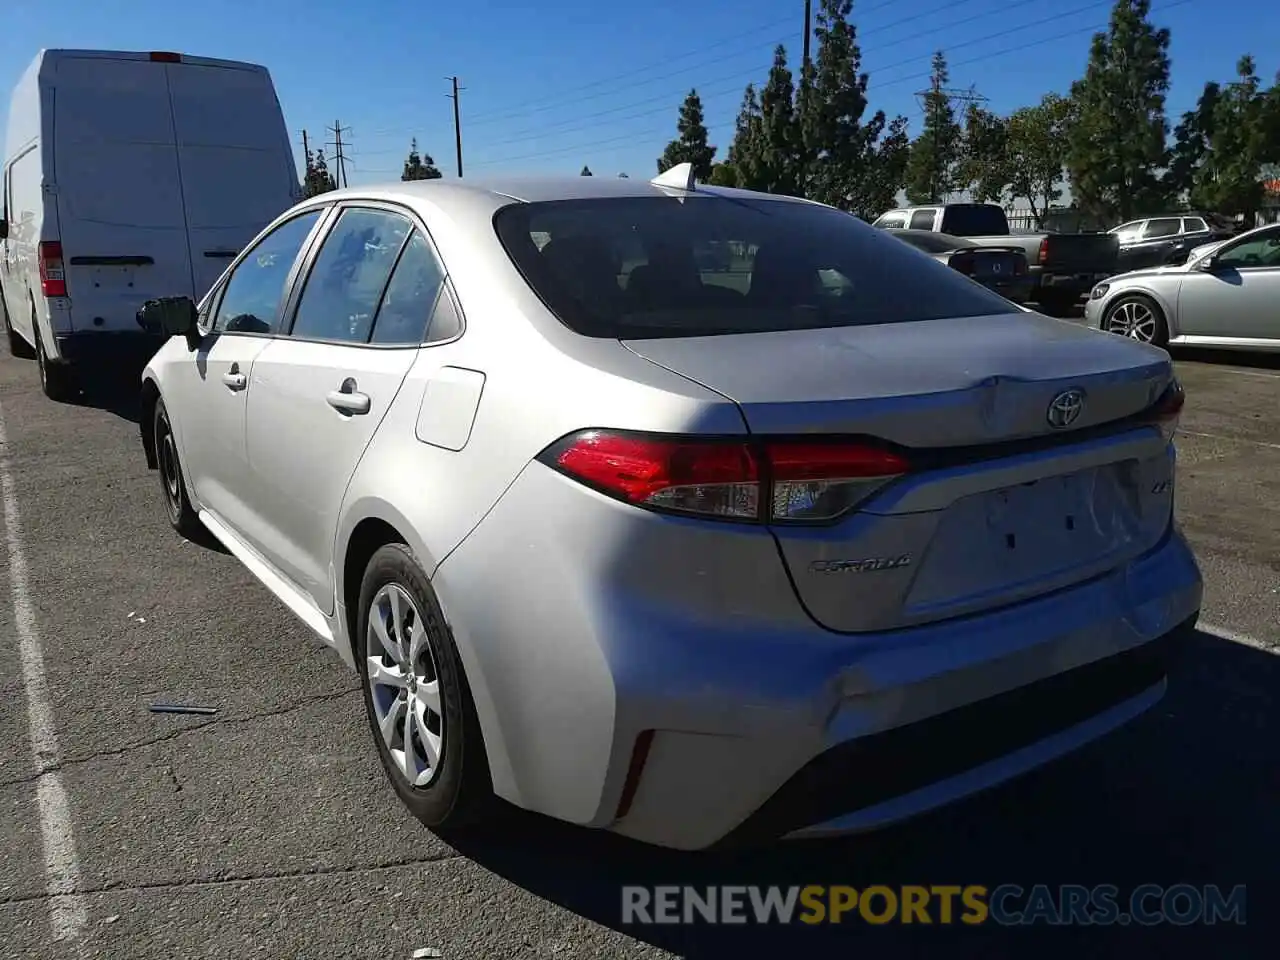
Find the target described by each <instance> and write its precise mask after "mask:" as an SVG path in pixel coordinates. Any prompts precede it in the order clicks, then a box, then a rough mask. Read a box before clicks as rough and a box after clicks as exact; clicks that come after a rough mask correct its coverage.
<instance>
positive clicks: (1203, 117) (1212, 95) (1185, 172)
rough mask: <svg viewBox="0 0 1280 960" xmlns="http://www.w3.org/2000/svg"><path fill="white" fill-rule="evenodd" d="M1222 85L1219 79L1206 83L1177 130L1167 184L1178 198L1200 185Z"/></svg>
mask: <svg viewBox="0 0 1280 960" xmlns="http://www.w3.org/2000/svg"><path fill="white" fill-rule="evenodd" d="M1221 94H1222V88H1221V87H1220V86H1219V85H1218V84H1216V83H1212V82H1210V83H1206V84H1205V85H1204V90H1203V91H1202V92H1201V94H1200V99H1199V100H1197V101H1196V107H1195V109H1194V110H1188V111H1187V112H1186V113H1184V114H1183V115H1182V119H1181V120H1180V121H1179V122H1178V125H1177V126H1176V127H1174V130H1173V141H1174V143H1173V150H1172V151H1171V153H1170V156H1169V169H1168V171H1166V173H1165V186H1166V189H1167V190H1168V192H1169V195H1170V196H1171V197H1172V198H1174V199H1176V200H1190V198H1191V192H1192V190H1193V189H1194V188H1195V185H1196V172H1197V171H1198V170H1199V169H1200V165H1201V164H1202V163H1204V160H1205V157H1207V156H1208V154H1209V149H1210V147H1211V146H1212V144H1213V130H1214V113H1215V112H1216V111H1217V109H1218V98H1219V97H1220V96H1221Z"/></svg>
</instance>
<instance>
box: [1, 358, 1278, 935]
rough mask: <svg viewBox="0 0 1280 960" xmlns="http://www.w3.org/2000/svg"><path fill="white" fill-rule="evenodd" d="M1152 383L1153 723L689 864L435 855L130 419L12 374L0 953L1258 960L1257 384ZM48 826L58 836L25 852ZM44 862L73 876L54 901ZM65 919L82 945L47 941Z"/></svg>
mask: <svg viewBox="0 0 1280 960" xmlns="http://www.w3.org/2000/svg"><path fill="white" fill-rule="evenodd" d="M1179 368H1180V373H1181V376H1182V377H1183V380H1184V383H1185V384H1186V386H1187V391H1188V405H1187V411H1186V414H1185V416H1184V418H1183V429H1184V433H1183V435H1182V439H1181V441H1180V444H1179V447H1180V454H1181V472H1180V481H1179V489H1178V513H1179V517H1180V520H1181V523H1182V524H1183V526H1184V528H1185V529H1186V531H1187V532H1188V534H1189V535H1190V538H1191V540H1192V541H1193V543H1194V545H1195V546H1196V548H1197V550H1198V554H1199V557H1200V561H1201V564H1202V568H1203V571H1204V575H1205V579H1206V602H1205V608H1204V612H1203V622H1204V623H1205V624H1207V625H1209V626H1208V627H1207V628H1206V630H1203V631H1202V632H1200V633H1199V634H1198V635H1197V637H1196V640H1195V643H1194V644H1193V646H1192V648H1191V649H1190V650H1189V651H1187V656H1186V659H1185V661H1184V662H1183V664H1182V665H1181V667H1180V669H1179V671H1178V673H1177V674H1176V676H1175V678H1174V681H1173V683H1172V686H1171V690H1170V693H1169V695H1168V697H1167V698H1166V699H1165V700H1164V701H1163V702H1162V703H1161V704H1160V705H1159V706H1158V707H1157V708H1156V709H1155V710H1153V711H1152V712H1151V713H1149V714H1148V715H1146V716H1145V717H1143V718H1142V719H1141V720H1139V721H1137V722H1136V723H1134V724H1133V725H1131V726H1130V727H1128V728H1126V729H1124V730H1123V731H1121V732H1119V733H1118V734H1116V735H1114V736H1113V737H1111V738H1109V739H1108V740H1106V741H1104V742H1102V743H1100V744H1096V745H1094V746H1092V747H1090V748H1088V749H1086V750H1084V751H1082V752H1080V753H1078V754H1075V755H1073V756H1071V757H1069V758H1067V759H1066V760H1064V761H1062V762H1060V763H1059V764H1057V765H1056V766H1053V767H1052V768H1049V769H1047V770H1044V771H1042V772H1040V773H1037V774H1036V775H1034V776H1032V777H1029V778H1027V779H1026V780H1024V781H1021V782H1018V783H1016V784H1013V785H1010V786H1007V787H1005V788H1002V789H1000V790H998V791H995V792H993V793H990V794H988V795H985V796H982V797H979V798H977V799H975V800H973V801H970V802H967V803H965V804H962V805H958V806H956V807H953V808H951V809H948V810H945V811H943V812H940V813H937V814H934V815H931V816H929V817H927V818H923V819H921V820H919V821H916V822H914V823H911V824H907V825H903V826H901V827H898V828H895V829H892V830H889V831H885V832H883V833H880V834H876V835H871V836H863V837H852V838H845V839H841V840H839V841H812V842H806V843H792V844H789V845H785V846H781V847H778V848H775V849H771V850H765V851H755V852H749V853H740V854H736V855H717V856H710V855H702V856H690V855H677V854H671V853H666V852H662V851H656V850H651V849H647V848H642V847H638V846H636V845H633V844H630V843H627V842H622V841H617V840H614V839H612V838H609V837H605V836H599V835H594V834H589V833H587V832H585V831H580V830H576V829H572V828H569V827H565V826H562V825H558V824H554V823H550V822H547V821H544V820H540V819H538V818H534V817H514V818H513V819H512V820H511V822H510V823H508V824H506V825H504V826H502V827H501V828H500V829H496V830H494V831H493V832H491V833H488V834H485V835H480V836H470V837H451V838H450V842H448V843H446V842H445V841H444V840H442V839H440V838H438V837H436V836H434V835H433V834H431V833H429V832H427V831H426V830H424V829H423V828H422V827H421V826H420V825H419V824H418V823H417V821H415V820H413V819H412V818H411V817H409V816H408V815H407V814H406V813H405V812H404V811H403V810H402V809H401V807H400V806H399V805H398V803H397V801H396V799H395V797H394V795H393V794H392V792H391V790H390V789H389V788H387V787H386V786H385V784H384V781H383V777H382V773H381V771H380V769H379V767H378V765H377V761H376V758H375V755H374V752H373V749H372V746H371V744H370V742H369V739H368V732H367V729H366V727H365V723H364V718H363V715H362V707H361V703H360V697H359V693H358V692H357V689H356V681H355V678H354V676H353V675H350V674H348V673H347V672H346V670H345V668H343V667H342V666H341V664H340V663H339V661H338V659H337V657H336V656H335V655H333V654H332V653H330V652H329V651H327V650H326V649H325V648H323V647H322V646H321V645H320V643H319V642H318V641H317V640H314V639H313V638H312V637H311V635H310V634H309V633H308V631H307V630H306V629H305V628H304V627H303V626H302V625H301V624H299V623H298V622H297V621H295V620H294V618H293V617H292V616H291V615H290V614H289V613H288V612H287V611H286V610H285V608H284V607H283V606H282V605H281V604H279V603H278V602H277V601H276V600H275V599H274V598H273V597H272V596H271V595H269V594H268V593H267V591H266V590H265V589H264V588H263V587H261V586H259V585H258V583H257V582H256V581H255V580H253V579H252V578H251V576H250V575H249V574H248V573H247V572H246V571H245V570H244V569H243V568H242V567H241V566H240V565H239V564H238V563H237V562H235V561H234V560H233V559H232V558H230V557H229V556H227V555H225V554H224V553H220V552H217V551H214V550H211V549H207V548H204V547H200V546H197V545H195V544H192V543H188V542H185V541H183V540H182V539H181V538H179V537H178V536H177V535H176V534H174V533H173V532H172V531H171V529H170V528H169V526H168V524H167V522H166V520H165V517H164V512H163V508H162V505H161V500H160V494H159V490H158V485H157V481H156V478H155V476H154V474H151V473H149V472H148V471H147V470H146V469H145V466H144V463H143V460H142V454H141V449H140V446H139V443H138V428H137V425H136V423H135V422H134V421H133V419H131V418H132V417H133V416H134V415H135V414H134V411H133V410H132V409H131V406H130V404H129V403H127V402H124V401H121V402H111V401H110V400H107V399H102V398H101V397H97V398H91V401H92V402H91V403H89V404H86V405H81V406H70V405H58V404H54V403H52V402H50V401H48V400H46V399H45V398H44V397H43V396H42V395H41V393H40V390H39V387H38V384H37V377H36V371H35V367H34V364H33V363H32V362H30V361H20V360H15V359H11V358H8V357H5V358H4V359H3V360H0V420H2V426H3V437H2V438H0V439H2V440H3V444H2V446H0V456H2V458H3V459H2V463H3V479H4V489H3V491H2V492H3V494H4V501H5V503H4V507H5V509H4V514H3V520H4V540H5V542H6V544H7V545H8V549H7V550H0V562H3V564H4V567H5V569H4V573H3V576H2V577H0V593H2V596H0V662H3V663H4V664H5V666H4V667H3V669H0V955H3V956H6V957H21V958H33V960H34V958H61V957H77V958H79V957H111V958H129V960H144V958H151V957H155V958H165V960H173V958H187V957H201V958H203V957H210V958H212V957H218V958H248V957H271V958H286V957H287V958H304V957H305V958H318V957H325V958H328V957H333V958H344V960H347V958H353V960H354V958H364V957H379V958H397V957H404V958H409V957H412V956H413V955H414V953H415V951H422V950H423V949H424V948H430V949H431V951H433V952H432V953H427V954H420V955H428V956H430V955H437V956H440V957H443V958H446V960H454V958H472V957H474V958H504V957H510V958H517V957H519V958H534V957H557V958H566V960H567V958H579V957H580V958H593V960H594V958H605V957H659V956H670V955H676V956H683V957H743V956H781V955H783V951H788V950H790V951H795V950H797V949H798V950H800V951H803V952H804V953H805V954H808V955H813V956H833V955H840V956H850V955H855V953H856V952H859V951H864V952H868V955H875V956H913V955H929V956H937V955H939V954H940V953H941V952H943V951H944V950H945V951H946V955H948V956H952V957H975V958H976V957H983V958H988V957H993V956H994V957H1003V956H1026V955H1030V954H1031V952H1032V950H1034V951H1036V952H1037V953H1038V954H1039V955H1041V956H1043V957H1057V956H1061V957H1071V958H1078V957H1080V956H1085V955H1087V956H1090V957H1098V956H1113V955H1114V956H1127V957H1134V956H1148V955H1153V954H1154V950H1155V949H1163V950H1174V951H1177V952H1179V953H1181V952H1183V951H1194V952H1195V953H1196V954H1197V955H1212V956H1220V957H1233V958H1244V957H1253V956H1263V955H1264V953H1265V955H1267V956H1272V955H1274V950H1275V946H1274V944H1275V942H1276V941H1275V940H1274V939H1273V934H1274V931H1273V930H1268V929H1267V928H1268V926H1269V925H1271V924H1274V919H1273V918H1274V909H1273V907H1272V905H1271V902H1272V900H1273V899H1274V894H1275V893H1276V889H1275V888H1276V887H1277V886H1280V883H1278V882H1277V877H1278V876H1280V873H1278V871H1277V869H1276V863H1277V862H1280V818H1278V817H1277V816H1276V810H1277V809H1278V805H1277V801H1280V707H1278V706H1277V694H1280V657H1278V656H1277V654H1280V416H1278V415H1277V414H1280V402H1278V401H1280V362H1272V363H1266V362H1248V361H1243V360H1242V359H1241V358H1240V357H1224V356H1212V355H1205V354H1197V355H1194V356H1185V357H1182V358H1181V359H1180V362H1179ZM1210 630H1213V631H1216V634H1215V633H1214V632H1210ZM34 636H38V639H39V643H40V645H41V647H42V648H43V655H44V666H45V673H46V679H47V696H46V701H47V708H48V709H47V715H46V714H41V716H42V717H43V718H44V719H45V720H48V721H49V722H50V726H51V728H52V730H53V731H54V732H55V733H56V738H57V756H56V757H52V756H48V757H46V758H45V761H44V762H45V765H46V767H48V768H49V769H51V770H53V771H54V772H55V773H56V774H57V778H56V779H57V780H58V782H59V783H60V784H61V786H62V787H63V788H64V790H65V800H66V802H65V805H60V801H59V796H58V794H57V792H56V789H53V788H51V787H50V780H51V778H50V777H48V776H46V777H43V778H41V777H39V776H38V775H37V774H36V772H35V766H34V761H33V756H32V742H31V738H30V735H29V716H28V700H27V694H26V691H27V688H28V686H29V682H28V681H29V678H28V679H24V674H23V671H22V669H21V663H22V657H21V656H20V644H23V643H29V642H30V640H31V638H32V637H34ZM156 701H177V702H183V703H198V704H207V705H212V706H215V707H216V708H217V711H218V712H217V713H216V714H215V715H212V716H173V715H158V714H153V713H150V712H149V711H148V709H147V707H148V704H150V703H153V702H156ZM51 790H52V793H51V792H50V791H51ZM38 797H40V798H42V801H43V802H38ZM42 816H44V817H45V818H46V819H48V818H49V817H55V818H56V822H57V823H62V824H64V825H65V824H70V825H71V826H72V828H73V831H74V835H73V836H74V845H73V846H72V845H71V844H68V843H66V842H62V843H60V844H54V845H53V848H52V849H46V847H45V846H42V839H41V817H42ZM61 839H62V840H63V841H65V839H66V838H65V837H64V838H61ZM51 871H52V874H53V875H54V876H55V878H59V877H60V878H61V879H62V882H66V883H70V882H76V881H77V880H78V884H77V886H76V887H75V888H74V889H61V890H55V892H56V893H59V894H60V895H59V896H58V897H55V898H53V900H52V901H51V898H50V896H49V892H50V881H49V876H50V873H51ZM68 878H71V880H68ZM634 883H691V884H703V883H738V884H742V883H759V884H770V883H776V884H791V883H797V884H808V883H826V884H830V883H839V884H851V885H854V886H865V885H868V884H873V883H883V884H901V883H905V884H915V883H919V884H925V885H929V884H943V883H952V884H970V883H983V884H988V885H991V886H994V885H997V884H1000V883H1020V884H1023V885H1025V886H1030V885H1032V884H1036V883H1045V884H1059V883H1082V884H1096V883H1112V884H1116V885H1118V886H1120V887H1122V888H1124V887H1126V886H1133V885H1136V884H1141V883H1158V884H1164V885H1171V884H1175V883H1191V884H1196V885H1203V884H1218V885H1220V886H1222V887H1224V888H1230V887H1232V886H1234V885H1236V884H1247V885H1248V905H1249V912H1248V916H1247V924H1246V925H1245V926H1243V927H1238V926H1215V927H1184V928H1175V927H1169V926H1165V927H1157V928H1144V929H1139V928H1136V927H1132V926H1131V927H1125V928H1121V927H1111V928H1107V929H1098V928H1082V927H1069V928H1058V929H1045V928H1040V929H1039V930H1021V931H1019V930H1009V929H1002V928H997V927H993V926H982V927H975V928H965V927H961V926H938V925H935V926H933V927H921V926H918V925H917V926H899V925H887V926H878V927H873V926H868V925H866V924H863V923H859V922H855V923H853V924H849V925H845V926H842V927H839V928H836V927H826V928H815V929H810V928H805V929H797V928H787V929H779V928H773V929H762V928H749V929H743V928H728V927H718V928H715V927H705V926H704V927H623V925H622V923H621V917H620V886H621V885H622V884H634ZM51 904H52V907H53V910H52V911H51ZM51 917H52V920H51ZM66 930H72V931H78V932H79V936H78V939H76V940H74V941H62V942H58V941H55V940H54V933H55V931H66ZM870 951H874V954H872V953H870ZM802 955H803V954H802Z"/></svg>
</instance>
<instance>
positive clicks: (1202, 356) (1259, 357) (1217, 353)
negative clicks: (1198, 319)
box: [1172, 346, 1280, 370]
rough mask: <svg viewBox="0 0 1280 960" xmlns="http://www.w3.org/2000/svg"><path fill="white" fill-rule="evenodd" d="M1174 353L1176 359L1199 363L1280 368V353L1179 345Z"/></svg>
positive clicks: (1174, 348)
mask: <svg viewBox="0 0 1280 960" xmlns="http://www.w3.org/2000/svg"><path fill="white" fill-rule="evenodd" d="M1172 353H1173V359H1175V360H1193V361H1195V362H1197V363H1212V364H1221V365H1222V366H1227V367H1254V368H1256V369H1258V370H1280V353H1262V352H1260V351H1259V352H1251V351H1246V350H1212V349H1209V348H1208V347H1178V346H1175V347H1173V349H1172Z"/></svg>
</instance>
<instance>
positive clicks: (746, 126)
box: [712, 83, 766, 190]
mask: <svg viewBox="0 0 1280 960" xmlns="http://www.w3.org/2000/svg"><path fill="white" fill-rule="evenodd" d="M764 150H765V144H764V120H763V117H762V115H761V111H760V101H759V100H758V99H757V97H756V87H755V84H753V83H749V84H747V89H746V90H744V91H743V93H742V105H741V106H740V107H739V108H738V118H737V120H735V121H734V126H733V143H731V144H730V145H729V154H728V157H727V158H726V160H725V162H724V163H722V164H717V167H720V168H721V169H720V170H719V171H718V172H717V171H716V170H715V169H713V170H712V176H713V177H716V178H717V179H716V181H715V182H716V183H717V184H719V185H720V186H725V187H741V188H743V189H744V190H763V189H764V188H765V182H766V181H765V176H766V175H765V170H764ZM729 177H732V178H733V179H732V182H730V181H729V179H728V178H729Z"/></svg>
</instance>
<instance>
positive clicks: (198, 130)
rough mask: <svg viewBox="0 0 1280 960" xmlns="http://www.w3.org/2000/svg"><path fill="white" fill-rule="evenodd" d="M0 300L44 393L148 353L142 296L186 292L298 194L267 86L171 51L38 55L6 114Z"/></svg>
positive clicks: (67, 389)
mask: <svg viewBox="0 0 1280 960" xmlns="http://www.w3.org/2000/svg"><path fill="white" fill-rule="evenodd" d="M3 192H4V198H3V199H4V204H3V212H2V213H0V252H2V254H3V260H2V261H0V289H2V290H3V296H2V297H0V307H2V312H3V315H4V316H3V318H4V322H5V328H6V332H7V333H8V336H9V344H10V347H11V348H12V349H13V352H14V353H15V355H19V356H27V357H30V356H32V355H34V356H35V358H36V360H37V361H38V365H39V369H40V381H41V385H42V386H43V387H44V391H45V393H47V394H48V395H49V396H50V397H53V398H55V399H67V398H69V397H70V396H72V395H74V394H75V393H77V392H78V390H77V387H76V378H75V376H74V366H75V365H76V364H81V363H83V364H85V365H88V364H98V363H103V364H105V363H111V362H114V361H115V360H117V359H118V358H119V357H120V354H121V353H122V352H123V353H124V354H125V355H128V356H136V355H138V354H139V353H142V354H144V355H149V352H150V351H152V350H154V349H155V347H156V346H157V345H158V344H157V343H156V342H154V341H152V340H151V339H150V338H149V336H148V335H147V334H146V333H145V332H144V331H143V330H142V329H141V328H140V326H139V324H138V322H137V313H138V310H139V309H140V308H141V306H142V304H143V302H144V301H146V300H148V299H149V298H151V297H159V296H189V297H191V298H192V299H193V300H196V301H199V299H200V297H201V296H203V294H204V293H205V292H206V291H207V290H208V289H209V287H211V286H212V285H213V282H214V281H215V280H217V278H218V277H219V276H220V275H221V273H222V271H223V270H224V269H225V268H226V266H227V265H228V263H229V262H230V260H231V258H232V257H234V256H235V255H236V254H237V253H238V252H239V251H240V249H241V248H242V247H243V245H244V244H246V243H248V242H249V241H250V240H251V239H253V237H254V236H255V235H256V234H257V233H258V232H259V231H260V230H261V229H262V228H263V227H264V226H266V225H267V223H269V222H270V221H271V220H272V219H274V218H275V217H276V216H277V215H278V214H279V213H281V212H282V211H284V210H285V209H287V208H288V207H290V206H291V205H292V204H293V203H295V202H296V201H297V200H298V199H299V198H300V196H301V188H300V184H299V182H298V174H297V170H296V168H295V167H294V162H293V150H292V147H291V145H290V141H289V133H288V130H287V128H286V126H285V122H284V116H283V114H282V112H281V110H280V103H279V101H278V100H277V98H276V92H275V87H274V86H273V84H272V82H271V75H270V74H269V73H268V72H267V70H266V68H265V67H261V66H258V65H256V64H251V63H236V62H231V61H226V60H210V59H206V58H203V57H189V56H184V55H180V54H175V53H127V52H118V51H100V50H43V51H41V52H40V54H39V55H38V56H37V57H36V59H35V61H34V62H33V63H32V64H31V66H30V67H29V68H28V69H27V71H26V73H25V74H23V76H22V79H21V80H20V81H19V82H18V86H17V87H16V89H15V90H14V93H13V101H12V104H11V106H10V109H9V130H8V142H7V144H6V148H5V155H4V184H3Z"/></svg>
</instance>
